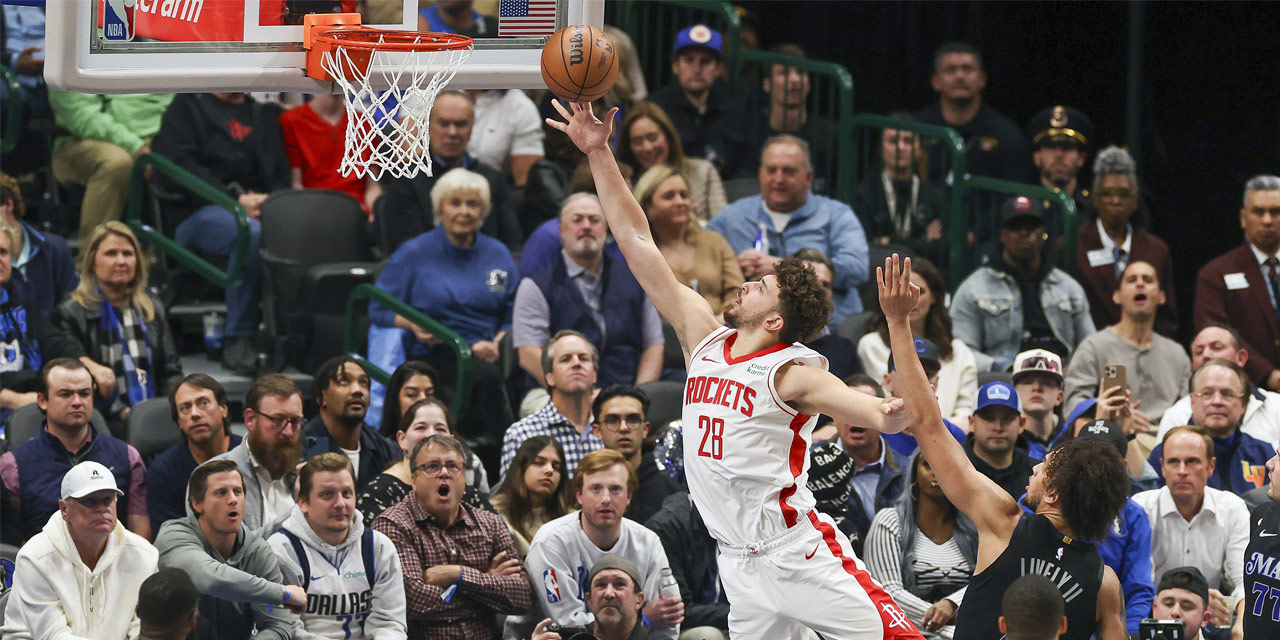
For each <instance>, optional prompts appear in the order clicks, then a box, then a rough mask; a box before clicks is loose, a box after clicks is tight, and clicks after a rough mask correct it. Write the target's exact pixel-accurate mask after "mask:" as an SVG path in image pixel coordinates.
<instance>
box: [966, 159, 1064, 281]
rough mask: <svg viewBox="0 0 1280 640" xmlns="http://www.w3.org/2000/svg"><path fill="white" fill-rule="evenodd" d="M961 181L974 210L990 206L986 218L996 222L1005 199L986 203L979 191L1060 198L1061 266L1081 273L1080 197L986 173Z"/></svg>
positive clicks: (1055, 200)
mask: <svg viewBox="0 0 1280 640" xmlns="http://www.w3.org/2000/svg"><path fill="white" fill-rule="evenodd" d="M959 184H960V188H959V189H957V191H960V192H961V195H962V196H963V197H964V198H965V199H966V200H967V201H968V202H969V209H970V212H978V211H980V210H982V209H986V211H987V213H986V219H987V220H991V221H993V222H997V219H996V218H995V217H994V216H999V207H1000V205H1001V204H1002V202H1001V203H997V202H995V201H989V202H985V203H984V202H983V201H982V200H981V199H980V198H978V197H975V196H977V195H978V194H979V192H984V191H985V192H988V193H995V194H1000V195H1002V196H1026V197H1028V198H1038V199H1040V200H1045V201H1049V202H1057V203H1058V210H1059V211H1061V212H1062V251H1061V252H1057V254H1058V266H1059V267H1061V268H1062V270H1063V271H1066V272H1067V273H1069V274H1071V275H1072V276H1073V277H1077V276H1078V275H1079V274H1078V271H1079V269H1078V268H1077V265H1076V231H1077V230H1078V228H1079V226H1080V220H1079V218H1078V217H1077V215H1076V214H1077V212H1076V201H1075V200H1074V199H1072V197H1071V194H1068V193H1066V192H1063V191H1054V190H1053V189H1050V188H1048V187H1044V186H1041V185H1038V184H1025V183H1022V182H1012V181H1009V180H997V179H996V178H988V177H986V176H967V177H965V179H964V180H963V181H961V182H960V183H959ZM970 226H972V225H970ZM992 226H993V229H992V231H994V227H995V225H992ZM973 266H976V265H968V267H969V268H966V269H965V273H966V274H967V273H968V272H969V270H970V269H971V268H972V267H973ZM953 277H954V276H953Z"/></svg>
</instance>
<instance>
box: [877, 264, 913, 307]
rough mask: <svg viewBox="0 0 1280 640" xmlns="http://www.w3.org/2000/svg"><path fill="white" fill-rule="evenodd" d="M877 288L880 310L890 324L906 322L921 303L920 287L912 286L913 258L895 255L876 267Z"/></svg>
mask: <svg viewBox="0 0 1280 640" xmlns="http://www.w3.org/2000/svg"><path fill="white" fill-rule="evenodd" d="M876 287H877V288H878V289H879V290H880V309H881V310H882V311H884V317H885V319H886V320H888V321H889V322H895V321H897V322H906V321H908V319H909V318H910V316H911V311H912V310H913V309H915V308H916V304H917V303H918V302H920V287H917V286H916V285H914V284H911V258H906V259H902V258H899V257H898V254H896V253H895V254H893V255H892V256H889V257H888V258H885V259H884V266H883V267H876Z"/></svg>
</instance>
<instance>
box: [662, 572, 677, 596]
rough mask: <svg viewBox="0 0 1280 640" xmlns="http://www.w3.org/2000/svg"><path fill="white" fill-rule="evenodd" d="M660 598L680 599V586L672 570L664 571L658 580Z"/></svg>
mask: <svg viewBox="0 0 1280 640" xmlns="http://www.w3.org/2000/svg"><path fill="white" fill-rule="evenodd" d="M658 597H660V598H679V597H680V585H679V584H677V583H676V577H675V576H674V575H672V574H671V569H663V570H662V574H661V575H660V576H659V578H658Z"/></svg>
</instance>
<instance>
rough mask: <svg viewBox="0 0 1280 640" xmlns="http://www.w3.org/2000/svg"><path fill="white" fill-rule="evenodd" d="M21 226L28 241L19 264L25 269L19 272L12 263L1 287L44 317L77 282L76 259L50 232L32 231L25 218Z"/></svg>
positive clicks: (58, 238) (78, 282)
mask: <svg viewBox="0 0 1280 640" xmlns="http://www.w3.org/2000/svg"><path fill="white" fill-rule="evenodd" d="M22 230H23V231H24V232H25V233H26V234H27V242H28V243H30V244H31V255H30V257H28V258H27V264H26V266H25V267H23V268H24V269H25V270H26V272H27V273H26V275H23V274H22V272H21V271H19V270H18V269H17V268H16V267H15V268H14V269H13V275H12V276H10V278H9V282H7V283H5V285H4V288H5V290H7V291H8V292H9V293H10V294H12V295H13V299H14V300H17V301H19V302H22V303H25V304H26V305H27V307H29V308H31V309H34V310H36V311H39V312H40V314H41V315H43V316H45V317H46V318H47V317H49V314H50V313H53V308H54V307H56V306H57V305H58V303H59V302H62V300H64V299H65V298H66V297H67V294H69V293H71V292H72V291H73V290H74V289H75V288H76V285H78V284H80V274H79V273H77V272H76V262H75V260H74V259H73V258H72V257H71V249H70V248H69V247H67V241H66V240H63V239H62V238H61V237H59V236H56V235H54V234H52V233H42V232H40V231H36V230H35V229H33V228H32V227H31V225H29V224H27V223H25V222H24V223H22ZM14 259H17V256H14Z"/></svg>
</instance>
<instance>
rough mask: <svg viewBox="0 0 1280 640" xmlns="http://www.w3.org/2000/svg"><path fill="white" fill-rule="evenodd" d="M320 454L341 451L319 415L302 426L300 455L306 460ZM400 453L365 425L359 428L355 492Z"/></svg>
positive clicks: (376, 475) (395, 459)
mask: <svg viewBox="0 0 1280 640" xmlns="http://www.w3.org/2000/svg"><path fill="white" fill-rule="evenodd" d="M321 453H342V448H341V447H339V446H338V441H337V440H334V439H333V438H332V437H330V436H329V428H328V427H326V426H325V424H324V418H323V417H321V416H320V415H316V417H314V418H312V419H310V420H308V421H307V423H306V424H304V425H302V458H303V460H310V459H311V458H312V457H313V456H316V455H319V454H321ZM403 455H404V452H403V451H401V450H400V448H399V447H397V446H395V445H393V444H391V441H390V440H388V439H386V438H384V437H382V435H381V434H379V433H378V430H377V429H374V428H373V427H370V426H369V425H367V424H366V425H363V426H361V428H360V468H359V469H356V491H361V490H363V489H364V488H365V486H367V485H368V484H369V483H370V482H373V479H374V478H376V477H378V474H380V473H382V472H383V470H385V469H386V468H387V467H389V466H391V463H393V462H396V461H398V460H399V459H400V458H401V456H403Z"/></svg>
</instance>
